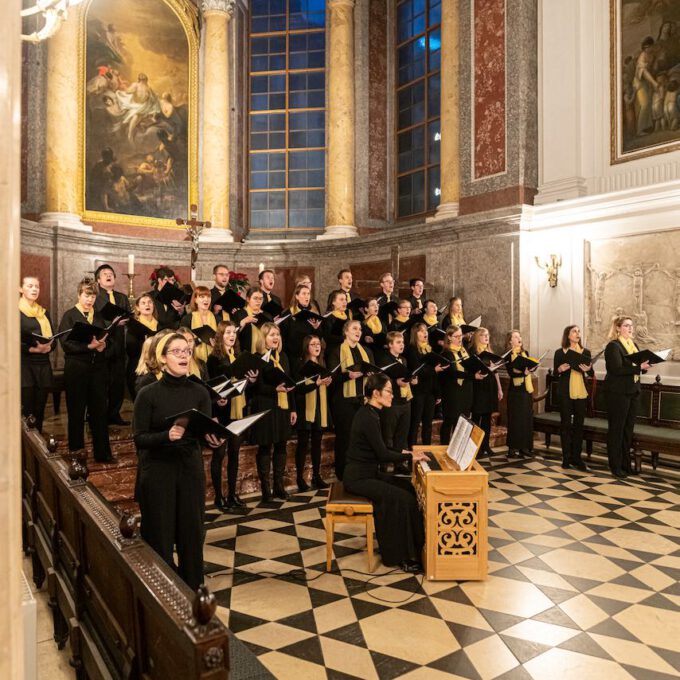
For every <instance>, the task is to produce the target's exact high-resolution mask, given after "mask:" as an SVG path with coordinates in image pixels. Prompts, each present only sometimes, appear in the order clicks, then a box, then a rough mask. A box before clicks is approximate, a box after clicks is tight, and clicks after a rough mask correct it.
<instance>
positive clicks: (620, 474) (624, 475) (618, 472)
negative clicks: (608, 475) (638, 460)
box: [612, 470, 628, 479]
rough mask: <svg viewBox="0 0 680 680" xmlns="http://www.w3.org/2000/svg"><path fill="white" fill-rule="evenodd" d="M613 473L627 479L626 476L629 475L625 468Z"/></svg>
mask: <svg viewBox="0 0 680 680" xmlns="http://www.w3.org/2000/svg"><path fill="white" fill-rule="evenodd" d="M612 474H613V475H614V477H616V478H617V479H626V477H628V475H627V474H626V473H625V472H624V471H623V470H617V471H616V472H613V473H612Z"/></svg>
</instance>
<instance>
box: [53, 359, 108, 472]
mask: <svg viewBox="0 0 680 680" xmlns="http://www.w3.org/2000/svg"><path fill="white" fill-rule="evenodd" d="M106 377H107V367H106V363H105V362H100V363H95V364H90V363H85V362H83V361H74V360H72V359H69V357H66V363H65V364H64V387H65V388H66V409H67V411H68V448H69V450H71V451H77V450H78V449H84V448H85V413H86V412H87V414H88V418H89V421H90V432H91V433H92V450H93V453H94V459H95V460H97V461H105V460H107V459H109V458H110V457H111V446H110V445H109V428H108V412H107V399H106V384H107V383H106Z"/></svg>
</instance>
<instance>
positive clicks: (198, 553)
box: [133, 333, 224, 590]
mask: <svg viewBox="0 0 680 680" xmlns="http://www.w3.org/2000/svg"><path fill="white" fill-rule="evenodd" d="M156 357H157V361H158V364H159V366H160V368H161V371H162V376H161V378H160V380H157V381H155V382H154V383H153V384H151V385H148V386H147V387H144V388H143V389H141V390H140V391H139V394H138V395H137V399H136V400H135V410H134V423H133V431H134V438H135V445H136V446H137V454H138V456H139V480H138V482H139V486H138V493H139V507H140V510H141V514H142V523H141V534H142V537H143V538H144V540H145V541H146V542H147V543H148V544H149V545H150V546H151V547H152V548H153V549H154V550H155V551H156V552H157V553H158V554H159V555H160V556H161V557H162V558H163V559H164V560H165V561H166V562H167V563H168V564H170V565H172V566H173V567H174V560H173V551H174V550H175V549H176V551H177V557H178V565H177V571H178V573H179V575H180V576H181V578H182V579H184V581H185V582H186V583H187V585H188V586H189V587H190V588H192V589H193V590H195V589H196V588H198V586H199V585H200V584H201V583H202V582H203V533H204V529H203V512H204V506H205V473H204V471H203V456H202V448H203V444H204V443H207V444H208V445H209V446H211V447H218V446H220V445H221V444H222V443H223V441H224V435H220V434H219V430H217V429H216V428H215V430H213V431H211V429H210V428H209V427H208V426H207V425H206V426H201V425H200V422H199V421H197V420H196V419H195V418H191V417H190V415H189V414H190V413H191V412H192V411H193V410H195V411H197V412H199V413H201V414H203V415H204V416H205V417H207V419H208V421H209V422H210V423H212V422H213V421H211V420H210V416H211V415H212V406H211V402H210V395H209V393H208V391H207V390H206V388H205V387H203V386H201V385H199V384H196V383H195V382H192V381H191V380H189V379H188V377H187V376H188V373H189V361H190V359H191V349H190V347H189V345H188V343H187V341H186V339H185V338H184V337H183V336H182V335H180V334H178V333H172V334H169V335H166V336H165V337H163V338H162V339H161V340H160V341H159V342H158V344H157V347H156ZM213 425H215V426H217V427H221V426H218V425H217V423H213Z"/></svg>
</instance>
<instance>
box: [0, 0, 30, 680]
mask: <svg viewBox="0 0 680 680" xmlns="http://www.w3.org/2000/svg"><path fill="white" fill-rule="evenodd" d="M2 8H3V10H4V12H3V21H2V23H0V91H1V92H2V96H1V97H0V130H2V134H1V135H0V220H2V236H3V238H2V240H1V241H0V260H1V261H2V267H1V268H0V282H1V283H2V288H3V290H4V291H6V292H7V293H9V292H10V291H16V290H17V284H18V282H19V252H20V234H19V225H20V222H21V220H20V214H19V206H20V201H21V198H20V184H21V169H20V165H19V158H20V154H21V37H20V36H21V21H20V19H19V12H20V11H21V0H6V2H4V3H3V6H2ZM16 305H17V298H16V296H15V295H12V294H7V295H3V296H2V297H0V313H1V314H2V318H3V319H4V323H3V324H2V327H0V362H1V365H2V371H0V400H2V404H3V407H2V409H1V410H0V433H1V434H2V441H3V450H4V454H3V456H2V459H3V460H2V467H0V517H2V522H0V545H2V550H0V593H2V596H0V678H23V677H24V659H23V657H24V646H23V625H22V612H21V593H22V588H21V580H20V579H21V556H22V552H21V455H20V451H21V431H20V422H21V421H20V417H21V409H20V397H19V395H20V393H21V390H20V383H19V344H20V343H19V315H18V314H17V307H16Z"/></svg>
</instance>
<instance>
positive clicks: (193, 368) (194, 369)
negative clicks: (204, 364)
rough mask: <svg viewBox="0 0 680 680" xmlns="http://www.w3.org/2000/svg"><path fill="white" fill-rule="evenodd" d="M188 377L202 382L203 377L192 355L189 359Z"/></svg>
mask: <svg viewBox="0 0 680 680" xmlns="http://www.w3.org/2000/svg"><path fill="white" fill-rule="evenodd" d="M189 375H195V376H196V377H197V378H201V380H203V376H201V367H200V364H199V363H198V361H197V360H196V359H195V358H194V356H193V355H192V357H191V359H189Z"/></svg>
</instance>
